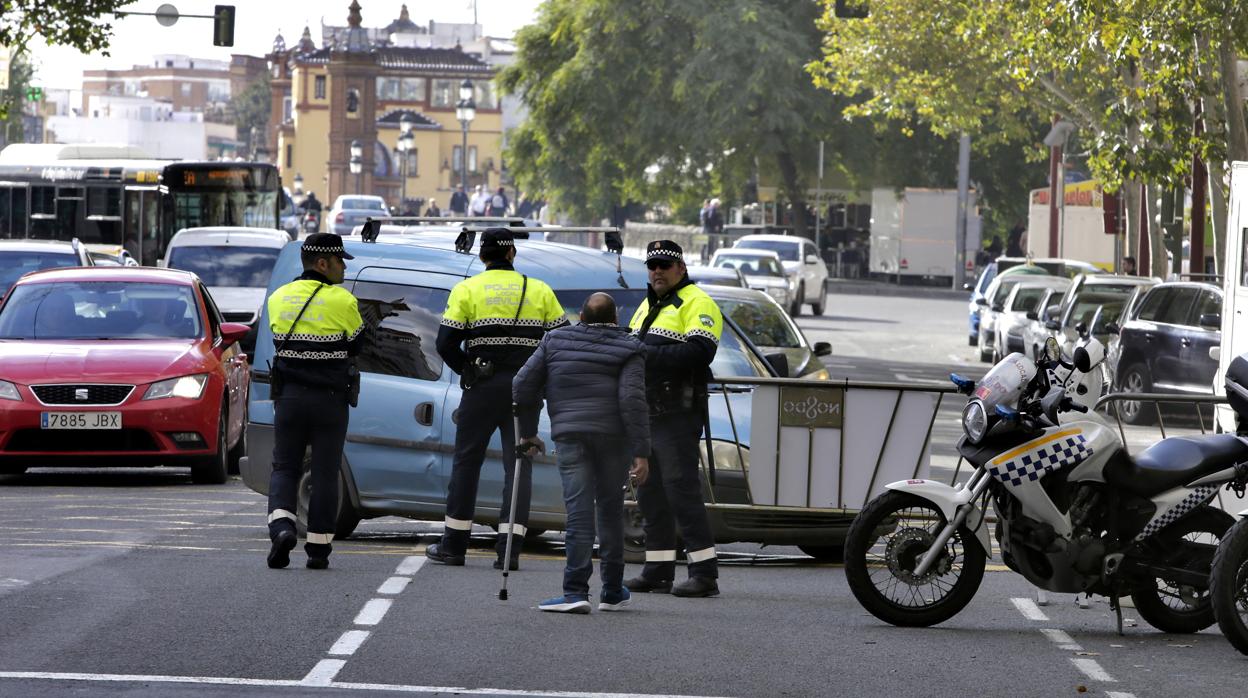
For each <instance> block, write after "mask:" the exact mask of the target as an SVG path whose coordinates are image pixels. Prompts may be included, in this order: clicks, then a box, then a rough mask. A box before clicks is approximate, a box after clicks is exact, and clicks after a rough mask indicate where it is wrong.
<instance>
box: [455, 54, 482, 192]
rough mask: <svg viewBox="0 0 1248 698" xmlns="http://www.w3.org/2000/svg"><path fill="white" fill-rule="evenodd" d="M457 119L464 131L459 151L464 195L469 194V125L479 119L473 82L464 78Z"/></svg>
mask: <svg viewBox="0 0 1248 698" xmlns="http://www.w3.org/2000/svg"><path fill="white" fill-rule="evenodd" d="M455 118H456V119H459V124H460V126H462V127H463V131H464V144H463V148H462V150H460V151H459V177H460V179H459V181H460V183H461V184H463V186H464V195H465V196H467V194H468V125H469V124H471V123H472V120H473V119H475V118H477V103H476V102H475V101H473V99H472V80H469V79H468V78H464V81H463V82H462V83H460V85H459V104H456V105H455Z"/></svg>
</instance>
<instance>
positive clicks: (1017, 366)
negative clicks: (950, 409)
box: [973, 352, 1036, 415]
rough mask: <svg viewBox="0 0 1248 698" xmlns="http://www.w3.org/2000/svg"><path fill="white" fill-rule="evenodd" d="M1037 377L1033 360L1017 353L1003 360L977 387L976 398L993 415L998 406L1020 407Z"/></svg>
mask: <svg viewBox="0 0 1248 698" xmlns="http://www.w3.org/2000/svg"><path fill="white" fill-rule="evenodd" d="M1035 375H1036V365H1035V364H1034V363H1032V361H1031V359H1028V358H1027V357H1025V356H1023V355H1022V354H1019V353H1018V352H1015V353H1013V354H1010V355H1009V356H1007V357H1005V358H1004V359H1001V361H1000V362H998V363H997V365H996V366H993V367H992V370H990V371H988V373H987V374H986V375H984V377H983V378H982V379H981V380H980V381H979V383H977V384H976V386H975V392H974V395H973V396H974V398H975V399H977V400H979V401H980V402H981V403H982V404H983V406H984V411H985V412H986V413H988V414H990V415H991V414H992V413H993V411H994V410H995V409H996V408H997V405H1005V406H1007V407H1014V408H1017V407H1018V398H1019V397H1021V396H1022V394H1023V389H1024V388H1026V387H1027V384H1028V383H1029V382H1031V379H1032V378H1033V377H1035Z"/></svg>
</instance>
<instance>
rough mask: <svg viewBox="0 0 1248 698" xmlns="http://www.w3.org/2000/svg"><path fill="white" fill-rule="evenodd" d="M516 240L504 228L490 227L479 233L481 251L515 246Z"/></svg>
mask: <svg viewBox="0 0 1248 698" xmlns="http://www.w3.org/2000/svg"><path fill="white" fill-rule="evenodd" d="M515 245H516V241H515V238H514V237H513V236H512V234H511V231H510V230H508V229H506V228H490V229H489V230H487V231H485V232H484V233H483V234H482V235H481V251H482V252H484V251H486V250H496V249H500V248H503V249H506V248H508V247H515Z"/></svg>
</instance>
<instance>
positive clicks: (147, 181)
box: [0, 144, 284, 266]
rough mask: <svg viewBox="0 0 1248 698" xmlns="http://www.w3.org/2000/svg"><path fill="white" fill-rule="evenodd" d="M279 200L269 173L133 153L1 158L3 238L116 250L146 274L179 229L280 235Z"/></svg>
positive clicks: (54, 150) (99, 149)
mask: <svg viewBox="0 0 1248 698" xmlns="http://www.w3.org/2000/svg"><path fill="white" fill-rule="evenodd" d="M283 199H284V196H283V190H282V184H281V179H280V177H279V176H278V173H277V168H276V167H274V166H273V165H270V164H266V163H256V162H185V161H173V160H154V159H151V158H148V157H146V156H145V155H144V154H143V153H142V151H140V150H138V149H137V148H133V147H131V146H104V145H62V144H16V145H10V146H8V147H6V148H5V149H4V150H3V151H0V238H33V239H41V240H71V239H74V238H77V239H78V240H79V241H81V242H83V243H85V244H88V245H110V246H117V245H121V246H124V247H125V249H126V250H128V251H129V252H130V254H131V256H133V257H134V258H135V259H137V260H139V262H140V263H141V264H143V265H145V266H155V265H156V263H157V261H158V260H159V259H161V258H162V257H163V256H164V254H165V248H166V247H167V246H168V245H169V240H170V239H172V238H173V236H174V235H175V234H176V233H177V232H178V231H179V230H181V229H183V228H193V227H201V226H251V227H261V228H280V225H279V211H280V207H281V204H282V203H283Z"/></svg>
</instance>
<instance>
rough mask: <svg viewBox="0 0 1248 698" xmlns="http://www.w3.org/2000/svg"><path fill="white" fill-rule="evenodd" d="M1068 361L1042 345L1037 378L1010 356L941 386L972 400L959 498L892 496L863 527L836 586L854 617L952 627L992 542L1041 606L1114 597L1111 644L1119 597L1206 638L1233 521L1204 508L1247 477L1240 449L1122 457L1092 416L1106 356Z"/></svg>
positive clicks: (1093, 352)
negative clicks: (1219, 549) (862, 611)
mask: <svg viewBox="0 0 1248 698" xmlns="http://www.w3.org/2000/svg"><path fill="white" fill-rule="evenodd" d="M1073 359H1074V361H1073V363H1067V362H1065V361H1062V360H1061V359H1060V357H1059V353H1058V349H1057V346H1056V343H1055V342H1053V340H1050V341H1049V344H1048V346H1046V351H1045V356H1044V357H1041V358H1040V359H1039V360H1038V362H1032V361H1031V360H1029V359H1027V358H1026V357H1024V356H1022V355H1021V354H1017V353H1015V354H1011V355H1009V356H1007V357H1005V358H1004V359H1003V360H1001V361H1000V362H999V363H998V364H997V365H996V366H994V367H993V368H992V370H990V371H989V372H988V374H987V375H985V376H984V378H983V380H981V381H979V383H975V382H974V381H971V380H968V379H965V378H962V377H960V376H957V375H956V374H955V375H952V376H951V379H952V380H953V381H954V383H955V384H956V385H957V386H958V388H959V390H960V391H961V392H964V393H966V394H967V395H970V396H971V398H970V400H969V401H968V402H967V405H966V408H965V409H964V411H963V413H962V426H963V431H964V432H965V433H964V436H963V437H962V439H961V440H960V441H959V442H958V451H959V453H960V454H961V455H962V456H963V457H964V458H966V460H967V461H969V462H970V463H971V464H972V465H973V466H974V467H975V471H974V473H973V474H972V475H971V477H970V479H969V480H968V481H967V482H965V483H962V484H960V485H958V486H957V487H951V486H949V485H945V484H943V483H939V482H933V481H930V480H905V481H901V482H894V483H892V484H890V485H888V486H887V489H888V491H887V492H885V493H884V494H882V495H880V496H879V497H876V498H875V499H874V500H872V501H871V502H870V503H868V504H867V506H866V508H864V509H863V510H862V511H861V512H860V513H859V514H858V516H857V517H856V518H855V519H854V523H853V525H852V526H851V528H850V531H849V538H848V540H847V542H846V550H845V575H846V577H847V578H848V580H849V586H850V589H851V590H852V591H853V593H854V596H855V597H856V598H857V599H858V601H859V603H861V604H862V605H863V607H864V608H866V609H867V610H868V611H870V612H871V613H872V614H873V615H875V616H876V617H877V618H880V619H881V620H884V621H886V622H889V623H892V624H894V625H903V626H928V625H934V624H937V623H941V622H943V621H945V620H948V619H949V618H951V617H953V616H954V615H956V614H957V613H958V612H959V611H961V610H962V609H963V608H964V607H965V606H966V604H967V603H969V602H970V600H971V598H972V597H973V596H974V595H975V591H976V590H977V589H978V588H979V584H980V581H981V580H982V579H983V574H984V566H985V564H986V560H987V559H988V558H990V557H992V541H991V536H990V535H989V527H990V526H992V527H993V530H994V533H995V536H996V539H997V542H998V544H999V545H1000V550H1001V557H1002V559H1003V561H1004V562H1005V564H1006V565H1007V566H1009V568H1010V569H1012V570H1014V571H1015V572H1018V573H1019V574H1021V575H1023V576H1024V577H1025V578H1026V579H1027V580H1028V581H1029V582H1031V583H1032V584H1034V585H1036V586H1037V587H1040V588H1042V589H1046V590H1048V591H1052V592H1062V593H1087V594H1099V595H1102V596H1106V597H1108V598H1109V599H1110V603H1111V605H1112V607H1113V608H1114V609H1115V611H1116V612H1117V614H1118V624H1119V631H1120V632H1121V628H1122V611H1121V608H1120V606H1119V604H1118V599H1119V598H1121V597H1123V596H1130V597H1131V599H1132V600H1133V601H1134V603H1135V607H1136V610H1137V611H1139V614H1140V616H1141V617H1143V618H1144V620H1146V621H1147V622H1148V623H1149V624H1151V625H1153V626H1154V627H1156V628H1158V629H1159V630H1162V631H1164V632H1170V633H1191V632H1196V631H1199V630H1202V629H1204V628H1206V627H1208V626H1210V625H1211V624H1212V623H1213V622H1214V617H1213V611H1212V608H1211V607H1210V603H1209V593H1208V588H1209V568H1210V562H1211V560H1212V559H1213V554H1214V549H1215V546H1216V544H1217V541H1218V540H1219V539H1220V538H1221V537H1222V536H1223V535H1224V534H1225V533H1226V531H1227V529H1228V528H1230V526H1231V524H1232V523H1233V520H1232V518H1231V517H1230V516H1229V515H1228V514H1226V513H1225V512H1223V511H1220V510H1218V509H1215V508H1213V507H1210V506H1208V505H1207V503H1208V502H1209V501H1210V500H1211V499H1212V498H1213V497H1214V495H1215V494H1216V493H1217V490H1218V488H1219V487H1220V486H1221V485H1223V484H1227V483H1230V482H1232V481H1235V480H1236V479H1237V478H1239V477H1242V476H1241V475H1240V474H1239V471H1238V470H1237V469H1236V468H1234V466H1235V465H1236V464H1238V463H1242V462H1245V461H1248V444H1245V443H1244V441H1242V440H1240V439H1239V438H1238V437H1236V436H1234V435H1217V436H1204V437H1173V438H1169V439H1163V440H1162V441H1160V442H1159V443H1157V444H1154V445H1153V446H1152V447H1150V448H1148V449H1147V450H1145V451H1144V452H1142V453H1140V454H1139V455H1137V456H1135V457H1131V456H1129V455H1128V454H1127V453H1126V451H1125V450H1124V448H1123V444H1122V440H1121V439H1120V438H1119V434H1118V432H1117V430H1116V429H1114V428H1112V427H1111V426H1110V425H1109V424H1108V423H1106V422H1105V420H1104V419H1102V418H1101V417H1100V416H1099V415H1097V414H1096V413H1095V412H1093V411H1091V409H1090V408H1092V407H1094V406H1095V404H1096V401H1097V400H1098V399H1099V397H1100V392H1101V390H1102V389H1103V380H1102V379H1101V378H1100V377H1099V376H1100V368H1101V367H1100V364H1101V363H1102V362H1103V360H1104V347H1103V346H1102V345H1101V343H1100V342H1099V341H1097V340H1096V339H1090V340H1085V341H1084V343H1083V344H1082V345H1081V346H1079V347H1078V348H1076V349H1075V351H1074V356H1073ZM1068 392H1070V393H1071V395H1069V396H1068ZM989 500H991V501H992V504H993V509H994V510H995V512H996V516H997V521H996V523H995V525H992V524H990V523H989V522H988V521H987V520H986V518H985V511H986V508H987V504H988V502H989Z"/></svg>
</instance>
